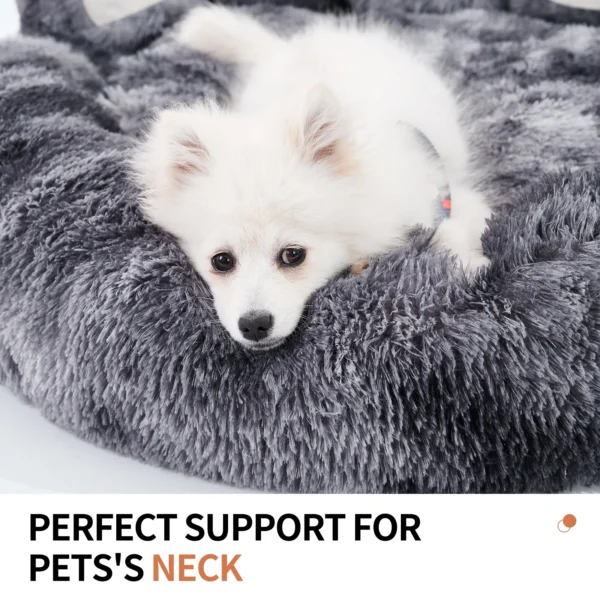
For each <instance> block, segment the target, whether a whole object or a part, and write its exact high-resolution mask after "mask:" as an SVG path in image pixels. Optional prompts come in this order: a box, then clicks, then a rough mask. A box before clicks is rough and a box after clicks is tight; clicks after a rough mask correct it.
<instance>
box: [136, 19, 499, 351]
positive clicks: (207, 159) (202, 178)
mask: <svg viewBox="0 0 600 600" xmlns="http://www.w3.org/2000/svg"><path fill="white" fill-rule="evenodd" d="M178 36H179V40H180V41H181V42H182V43H184V44H186V45H188V46H191V47H193V48H195V49H197V50H198V51H200V52H203V53H206V54H209V55H212V56H213V57H215V58H217V59H221V60H226V61H233V62H236V63H245V65H246V69H245V71H244V72H243V80H242V84H243V85H242V88H241V90H240V93H239V95H238V97H237V98H236V99H235V102H234V104H233V106H232V107H231V108H229V109H223V108H220V107H217V106H215V105H214V104H206V105H204V106H198V107H195V108H183V109H176V110H170V111H165V112H163V113H162V114H161V115H160V116H159V118H158V120H157V121H156V123H155V124H154V126H153V128H152V130H151V132H150V134H149V137H148V139H147V141H146V142H145V144H144V145H143V146H142V147H141V149H140V152H139V153H138V155H137V157H136V159H135V167H136V172H137V174H138V178H139V181H140V184H141V186H142V188H143V189H144V192H145V198H144V207H145V210H146V212H147V214H148V216H149V217H150V218H151V219H152V220H153V221H155V222H156V223H157V224H158V225H160V226H162V227H164V228H165V229H167V230H168V231H170V232H171V233H173V234H174V235H175V236H177V237H178V238H179V240H180V241H181V243H182V246H183V248H184V249H185V250H186V252H187V253H188V255H189V256H190V258H191V260H192V261H193V263H194V265H195V266H196V268H197V269H198V271H199V272H200V274H201V275H202V276H203V277H204V278H205V280H206V281H207V282H208V283H209V285H210V287H211V290H212V292H213V296H214V299H215V307H216V309H217V313H218V315H219V318H220V319H221V321H222V323H223V324H224V325H225V327H226V328H227V330H228V331H229V332H230V334H231V335H232V336H233V338H234V339H236V340H238V341H239V342H241V343H243V344H245V345H247V346H250V347H253V348H260V347H267V346H268V345H270V344H276V343H278V342H280V341H282V340H283V339H285V337H286V336H288V335H289V334H290V333H292V331H293V330H294V329H295V328H296V326H297V324H298V321H299V319H300V317H301V314H302V311H303V308H304V306H305V304H306V302H307V300H308V298H309V297H310V295H311V294H312V293H313V292H314V291H315V290H316V289H317V288H318V287H320V286H322V285H323V284H324V283H325V282H326V281H327V280H328V279H330V278H331V277H332V276H334V275H335V274H336V273H337V272H339V271H340V270H342V269H343V268H344V267H346V266H349V265H351V264H354V263H357V262H359V261H361V260H362V259H365V258H368V257H370V256H373V255H375V254H378V253H381V252H385V251H387V250H390V249H391V248H393V247H395V246H397V245H398V243H399V242H400V241H401V240H402V238H403V236H404V235H405V233H406V232H407V230H408V229H409V228H411V227H413V226H415V225H417V224H423V225H426V226H431V225H433V222H434V218H435V210H436V206H435V191H434V190H435V185H436V184H439V183H440V181H442V180H443V179H444V178H447V179H448V182H449V184H450V187H451V191H452V217H451V219H449V220H447V221H445V222H444V223H443V224H442V225H441V226H440V227H439V228H438V230H437V232H436V238H435V239H436V241H437V242H438V245H440V246H442V247H446V248H449V249H450V250H452V251H454V252H456V253H457V254H458V256H459V258H460V260H461V261H462V263H463V264H464V265H465V267H468V268H471V269H472V268H475V267H478V266H480V265H484V264H486V259H485V258H484V256H483V254H482V250H481V242H480V237H481V234H482V232H483V230H484V228H485V220H486V218H487V217H488V216H489V209H488V207H487V206H486V204H485V203H484V202H483V199H482V197H481V195H480V193H479V192H478V191H477V190H476V188H475V186H474V183H473V180H472V179H473V178H472V175H471V173H470V170H469V153H468V147H467V143H466V141H465V139H464V136H463V133H462V130H461V127H460V125H459V113H458V108H457V105H456V102H455V99H454V97H453V94H452V93H451V92H450V90H449V89H448V87H447V86H446V85H445V84H444V82H443V80H442V79H441V78H440V77H439V76H438V75H437V74H436V73H435V72H434V71H433V70H432V69H431V68H429V67H428V66H427V65H426V64H425V63H424V62H422V61H421V60H420V59H419V57H418V55H417V53H416V51H415V50H412V49H410V48H409V47H406V46H404V45H403V44H402V43H401V42H400V41H399V39H398V38H397V37H396V36H394V35H393V34H392V33H391V32H390V31H389V30H388V29H386V27H384V26H383V25H377V24H370V25H366V26H359V25H357V24H351V23H340V22H335V21H333V20H322V21H320V22H319V23H317V24H316V25H314V26H312V27H310V28H308V29H306V30H304V31H302V32H300V33H298V34H297V35H295V36H293V37H292V38H291V39H289V40H284V39H282V38H279V37H278V36H276V35H275V34H274V33H272V32H271V31H269V30H267V29H266V28H264V27H263V26H262V25H260V24H259V23H258V22H256V21H255V20H253V19H252V18H250V17H249V16H247V15H245V14H244V13H242V12H238V11H232V10H229V9H226V8H223V7H200V8H198V9H196V10H194V11H192V12H191V13H190V14H189V15H188V17H187V18H186V20H185V21H184V22H183V24H182V26H181V27H180V29H179V33H178ZM414 129H417V130H419V131H421V132H422V133H423V134H424V135H425V136H426V137H427V138H428V139H429V140H430V142H431V143H432V144H433V146H434V147H435V149H436V150H437V152H438V154H439V155H440V158H441V160H442V162H443V164H444V171H445V174H441V173H440V169H439V165H438V163H437V161H435V160H433V159H432V157H431V156H430V155H429V154H428V152H427V151H426V150H425V149H424V147H423V145H422V143H421V142H420V140H419V139H418V137H417V136H416V135H415V132H414ZM288 246H300V247H303V248H306V249H307V259H306V261H305V263H304V264H302V265H301V266H300V267H297V268H282V267H281V265H280V264H279V263H278V262H277V260H276V259H277V256H278V255H279V253H280V252H281V250H282V249H283V248H285V247H288ZM223 251H228V252H230V253H231V254H233V255H234V256H235V259H236V268H235V269H234V270H233V271H232V272H230V273H227V274H217V273H215V272H214V271H213V269H212V267H211V257H212V256H213V255H215V254H216V253H218V252H223ZM251 311H268V312H269V313H271V314H272V315H273V317H274V325H273V329H272V331H271V332H270V335H269V337H268V338H267V339H266V340H264V341H263V342H261V343H256V342H249V341H247V340H245V339H244V338H243V336H242V334H241V332H240V330H239V328H238V320H239V318H240V317H241V316H242V315H243V314H246V313H248V312H251Z"/></svg>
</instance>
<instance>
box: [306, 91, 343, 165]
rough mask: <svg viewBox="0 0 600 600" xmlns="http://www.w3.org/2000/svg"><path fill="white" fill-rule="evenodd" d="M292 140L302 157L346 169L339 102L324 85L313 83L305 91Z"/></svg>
mask: <svg viewBox="0 0 600 600" xmlns="http://www.w3.org/2000/svg"><path fill="white" fill-rule="evenodd" d="M296 140H297V143H298V144H299V146H300V151H301V154H302V158H303V159H304V160H305V161H307V162H309V163H313V164H325V165H328V166H330V167H332V168H333V169H334V170H336V171H340V170H345V169H347V167H348V164H349V152H348V141H349V140H348V131H347V128H346V126H345V123H344V121H343V118H342V111H341V107H340V104H339V102H338V100H337V98H336V97H335V95H334V94H333V92H332V91H331V90H330V89H329V88H328V87H327V86H326V85H324V84H319V85H316V86H315V87H313V88H312V89H311V90H310V91H309V93H308V96H307V98H306V102H305V105H304V110H303V111H302V122H301V123H300V132H299V135H298V137H297V138H296Z"/></svg>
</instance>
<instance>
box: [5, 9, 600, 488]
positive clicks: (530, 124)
mask: <svg viewBox="0 0 600 600" xmlns="http://www.w3.org/2000/svg"><path fill="white" fill-rule="evenodd" d="M192 4H195V2H193V1H192V0H169V1H165V2H162V3H160V4H157V5H155V6H153V7H151V8H149V9H147V10H146V11H144V12H142V13H139V14H136V15H133V16H131V17H127V18H125V19H123V20H122V21H117V22H114V23H111V24H109V25H106V26H104V27H96V26H94V25H93V24H92V23H91V22H90V21H89V19H88V18H87V16H86V13H85V11H84V9H83V7H82V5H81V3H80V2H79V0H21V8H22V14H23V29H24V31H26V32H27V33H28V34H44V35H50V36H54V37H55V38H59V39H61V40H66V41H68V42H70V43H71V44H72V45H73V47H69V46H67V45H65V44H63V43H59V42H57V41H55V40H53V39H50V38H48V37H45V38H35V37H24V38H22V39H18V40H13V41H8V42H3V43H2V44H1V45H0V130H1V131H0V381H1V382H3V383H5V384H6V385H8V386H9V387H10V388H12V389H13V390H15V391H16V392H17V393H18V394H20V395H21V396H22V397H23V398H24V399H26V400H28V401H29V402H31V403H33V404H34V405H35V406H37V407H38V408H39V410H40V411H41V412H42V413H43V414H44V415H45V416H46V417H47V418H48V419H50V420H51V421H53V422H55V423H56V424H58V425H59V426H61V427H64V428H66V429H68V430H70V431H72V432H74V433H75V434H77V435H79V436H81V437H82V438H84V439H86V440H89V441H90V442H93V443H95V444H99V445H102V446H104V447H106V448H110V449H113V450H115V451H117V452H120V453H123V454H126V455H130V456H134V457H136V458H138V459H140V460H143V461H146V462H150V463H154V464H160V465H163V466H165V467H169V468H172V469H177V470H181V471H185V472H187V473H190V474H194V475H199V476H201V477H205V478H208V479H212V480H218V481H225V482H229V483H232V484H235V485H240V486H251V487H256V488H262V489H270V490H282V491H302V492H308V491H320V492H530V491H537V492H554V491H559V490H564V489H568V488H569V487H571V486H573V485H575V484H592V483H596V482H600V405H599V402H600V301H599V298H600V242H599V241H598V236H599V235H600V205H599V203H598V200H599V199H600V194H599V192H600V172H598V171H597V170H595V169H594V166H595V164H596V162H597V160H598V156H599V155H600V138H599V125H600V109H599V107H600V85H599V83H600V30H598V29H596V28H595V27H592V26H589V24H590V23H597V22H598V14H600V13H586V12H585V11H570V10H568V9H565V8H564V7H557V6H556V5H550V6H549V5H548V3H546V2H542V1H541V0H540V1H536V2H524V1H521V2H505V1H502V2H494V1H491V0H490V1H483V0H475V1H466V0H431V1H424V0H405V1H400V0H395V1H392V0H389V1H388V0H386V1H385V2H383V1H380V0H370V1H369V0H356V2H355V3H354V5H355V10H356V11H357V12H359V13H369V14H375V15H379V16H383V17H386V18H387V19H389V20H390V21H391V22H393V23H395V24H396V26H397V27H398V33H399V35H412V36H415V38H416V39H417V40H418V41H419V43H420V44H421V45H422V46H423V47H425V48H428V49H429V50H430V51H431V53H432V56H433V58H434V59H435V60H437V61H438V62H442V61H443V62H444V64H445V66H446V68H447V69H448V70H449V72H450V73H451V74H452V75H453V76H455V77H456V80H457V82H458V83H459V84H460V85H462V86H463V88H464V90H465V93H466V94H467V95H468V97H469V98H470V99H471V101H472V106H473V108H472V113H471V115H470V116H471V120H472V121H473V122H474V123H475V130H474V132H473V134H474V143H475V145H476V147H477V150H478V154H479V155H480V157H481V158H482V160H483V162H484V163H486V164H487V165H488V167H489V173H490V176H489V184H490V186H491V187H492V189H494V190H495V200H496V203H497V204H506V205H507V206H505V207H504V208H503V209H501V210H500V211H499V212H498V214H497V216H496V217H495V218H494V219H493V220H492V222H491V225H490V228H489V231H488V232H487V233H486V234H485V237H484V246H485V249H486V252H487V254H488V255H489V256H490V258H491V259H492V265H491V268H490V269H489V271H487V272H485V274H483V275H482V276H481V277H479V278H477V279H476V280H475V281H473V282H467V281H465V280H464V279H463V278H462V277H460V276H459V275H457V272H456V271H455V270H453V269H452V265H451V259H450V258H449V257H447V256H439V255H438V256H434V255H433V254H432V253H431V252H429V251H428V250H427V248H426V243H427V241H428V239H429V237H430V233H431V232H427V231H421V232H419V233H418V234H417V235H416V236H415V237H414V239H413V240H412V241H411V242H410V243H409V244H408V245H407V246H406V247H404V248H399V249H398V250H397V251H396V252H394V253H392V254H391V255H389V256H386V257H381V258H380V259H378V260H375V261H373V262H372V265H371V267H370V268H369V269H368V270H367V271H366V273H365V274H364V275H363V276H362V277H359V278H352V279H345V278H341V279H339V280H337V281H333V282H331V283H329V284H328V285H327V286H325V287H324V288H323V289H322V290H320V291H319V292H318V293H317V294H316V295H315V296H314V298H313V300H312V302H311V304H310V307H309V311H308V315H307V319H306V321H305V322H303V324H302V326H301V328H300V330H299V331H298V332H297V333H296V334H295V335H294V336H293V338H292V339H290V340H289V341H288V342H287V343H286V344H285V346H283V347H281V348H279V349H277V350H276V351H274V352H270V353H263V354H252V353H249V352H247V351H245V350H243V349H242V348H240V347H239V346H238V345H236V344H235V343H234V342H233V341H232V340H231V339H230V338H229V336H228V335H227V334H226V333H225V331H224V330H223V329H222V328H221V327H220V326H219V324H218V323H217V321H216V316H215V314H214V311H213V308H212V305H211V301H210V299H209V297H208V296H209V293H208V289H207V288H206V286H205V285H204V284H203V282H202V281H201V280H200V278H199V277H198V276H197V275H196V274H195V272H194V271H193V270H192V268H191V267H190V265H189V263H188V262H187V260H186V258H185V257H184V255H183V253H182V252H181V250H180V249H179V247H178V245H177V244H176V243H175V241H174V240H173V239H171V238H170V237H169V236H168V235H166V234H165V233H163V232H161V231H160V230H158V229H157V228H155V227H154V226H152V225H150V224H149V223H147V222H145V221H144V219H143V218H142V216H141V214H140V212H139V211H138V208H137V206H136V190H135V189H134V187H133V186H132V184H131V183H130V182H129V180H128V178H127V175H126V171H125V168H124V165H125V162H126V160H127V157H128V156H129V154H130V150H131V145H132V142H133V140H134V138H135V137H136V136H137V135H139V133H140V131H141V130H142V129H143V126H144V123H145V121H146V119H147V118H148V116H149V115H150V114H151V113H152V111H153V110H155V109H157V108H159V107H163V106H166V105H169V104H170V103H173V102H181V101H183V102H192V101H195V100H197V99H198V98H200V97H202V96H203V95H204V94H207V93H210V94H216V96H217V97H219V98H221V99H223V100H226V99H227V93H228V89H229V85H230V82H231V78H232V75H233V69H232V67H231V66H228V65H223V64H218V63H216V62H214V61H211V60H208V59H207V58H206V57H203V56H199V55H197V54H195V53H193V52H191V51H188V50H186V49H184V48H181V47H179V46H178V45H177V44H176V43H175V42H174V41H173V40H172V38H171V37H170V35H169V27H170V26H171V25H172V24H173V23H174V22H175V21H176V20H177V19H178V18H179V17H180V16H181V15H182V13H183V12H184V10H185V9H186V8H187V7H189V6H190V5H192ZM313 4H314V3H313ZM340 6H341V4H340ZM465 6H468V7H472V6H483V7H486V8H488V9H490V10H489V11H483V10H462V8H464V7H465ZM494 8H496V9H502V10H498V11H496V12H490V11H491V10H493V9H494ZM455 9H461V10H455ZM513 9H514V10H513ZM252 10H253V11H254V12H256V13H257V14H260V15H262V16H263V17H264V18H265V19H266V20H267V22H269V23H271V24H272V25H273V26H274V27H277V28H279V29H280V30H282V31H289V30H291V29H293V28H295V27H298V26H300V25H301V24H302V23H304V22H305V21H307V20H309V19H310V18H311V13H310V12H308V11H306V10H303V9H295V8H290V7H281V6H280V7H273V6H265V5H263V6H255V7H252ZM523 11H526V12H527V15H528V16H523V15H521V14H518V13H521V12H523ZM536 15H539V16H541V17H548V18H546V19H538V18H535V17H536ZM571 21H572V22H573V23H576V22H580V23H581V22H585V23H588V25H585V24H570V25H563V23H567V22H571ZM586 168H587V170H585V169H586ZM561 169H562V171H560V170H561ZM509 205H511V206H509Z"/></svg>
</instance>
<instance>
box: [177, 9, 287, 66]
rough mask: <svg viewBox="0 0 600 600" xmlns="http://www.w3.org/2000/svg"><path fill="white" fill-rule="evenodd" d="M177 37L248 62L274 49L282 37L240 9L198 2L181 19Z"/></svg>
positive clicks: (215, 55)
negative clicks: (195, 6)
mask: <svg viewBox="0 0 600 600" xmlns="http://www.w3.org/2000/svg"><path fill="white" fill-rule="evenodd" d="M177 40H178V41H179V42H180V43H181V44H183V45H184V46H188V47H190V48H194V50H198V51H199V52H203V53H205V54H208V55H209V56H212V57H213V58H216V59H218V60H223V61H226V62H233V63H239V64H246V65H252V64H254V63H256V62H258V61H259V60H261V59H262V58H263V57H264V56H268V55H269V54H271V53H273V52H277V49H278V47H280V45H281V44H282V43H283V40H282V39H281V38H280V37H279V36H278V35H277V34H275V33H274V32H272V31H270V30H269V29H267V28H266V27H264V26H263V25H261V24H260V23H259V22H258V21H256V20H255V19H253V18H252V17H251V16H250V15H247V14H245V13H243V12H241V11H234V10H231V9H228V8H225V7H224V6H201V7H199V8H196V9H195V10H193V11H191V12H190V13H189V14H188V16H187V17H186V18H185V19H184V20H183V22H182V23H181V25H180V27H179V30H178V32H177Z"/></svg>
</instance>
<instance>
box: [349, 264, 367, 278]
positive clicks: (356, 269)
mask: <svg viewBox="0 0 600 600" xmlns="http://www.w3.org/2000/svg"><path fill="white" fill-rule="evenodd" d="M368 266H369V261H368V260H359V261H358V262H357V263H354V264H353V265H352V267H351V268H350V275H352V277H358V276H359V275H362V273H363V271H364V270H365V269H366V268H367V267H368Z"/></svg>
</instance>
